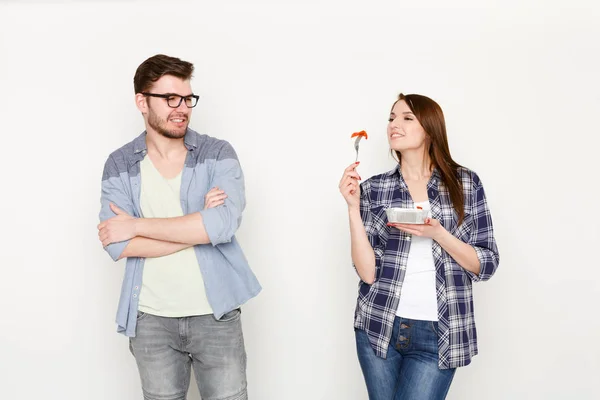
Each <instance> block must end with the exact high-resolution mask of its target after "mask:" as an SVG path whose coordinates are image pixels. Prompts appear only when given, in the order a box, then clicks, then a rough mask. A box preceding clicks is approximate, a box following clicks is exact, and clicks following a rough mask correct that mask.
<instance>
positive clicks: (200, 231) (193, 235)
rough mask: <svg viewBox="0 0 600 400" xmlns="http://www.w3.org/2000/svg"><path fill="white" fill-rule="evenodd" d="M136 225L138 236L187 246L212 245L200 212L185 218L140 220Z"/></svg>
mask: <svg viewBox="0 0 600 400" xmlns="http://www.w3.org/2000/svg"><path fill="white" fill-rule="evenodd" d="M135 224H136V227H135V231H136V234H137V236H143V237H146V238H151V239H157V240H162V241H166V242H175V243H183V244H187V245H195V244H207V243H210V239H209V237H208V234H207V233H206V229H205V228H204V222H203V220H202V215H201V214H200V213H198V212H197V213H193V214H188V215H184V216H183V217H173V218H138V219H137V220H136V222H135Z"/></svg>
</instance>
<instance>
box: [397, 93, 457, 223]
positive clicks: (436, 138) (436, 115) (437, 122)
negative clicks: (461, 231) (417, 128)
mask: <svg viewBox="0 0 600 400" xmlns="http://www.w3.org/2000/svg"><path fill="white" fill-rule="evenodd" d="M399 101H404V102H406V104H407V105H408V107H409V108H410V110H411V111H412V113H413V114H414V115H415V117H416V118H417V120H418V121H419V123H420V124H421V126H422V127H423V129H424V130H425V132H426V133H427V136H428V139H429V140H428V141H429V149H426V151H428V153H429V157H430V158H431V164H432V165H431V169H432V170H433V168H437V169H438V171H439V172H440V175H441V176H442V182H443V183H444V185H445V186H446V188H447V189H448V192H449V194H450V200H451V201H452V206H453V207H454V209H455V210H456V214H458V225H460V224H462V222H463V219H464V217H465V210H464V206H465V199H464V197H463V191H462V183H461V180H460V179H459V175H458V169H459V168H461V165H459V164H458V163H456V162H455V161H454V160H453V159H452V156H451V155H450V148H449V147H448V136H447V135H446V121H445V119H444V113H443V112H442V108H441V107H440V106H439V105H438V103H436V102H435V101H433V100H432V99H430V98H429V97H426V96H422V95H419V94H407V95H405V94H402V93H400V95H398V100H396V102H395V103H394V105H396V103H397V102H399ZM394 105H392V109H393V108H394ZM396 156H397V157H398V163H399V164H401V163H402V156H401V154H400V152H399V151H396Z"/></svg>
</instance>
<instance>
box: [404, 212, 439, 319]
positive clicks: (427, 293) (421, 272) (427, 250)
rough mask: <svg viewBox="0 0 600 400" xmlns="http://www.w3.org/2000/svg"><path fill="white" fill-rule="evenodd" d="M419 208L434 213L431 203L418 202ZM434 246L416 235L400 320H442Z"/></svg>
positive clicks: (411, 248)
mask: <svg viewBox="0 0 600 400" xmlns="http://www.w3.org/2000/svg"><path fill="white" fill-rule="evenodd" d="M417 206H419V207H422V208H423V210H430V209H431V207H430V205H429V201H421V202H416V203H415V208H416V207H417ZM429 216H431V212H429ZM432 244H433V240H432V239H431V238H426V237H421V236H414V235H413V236H412V238H411V244H410V251H409V252H408V261H407V264H406V275H405V276H404V283H403V284H402V291H401V293H400V304H398V309H397V310H396V315H397V316H399V317H404V318H410V319H417V320H424V321H437V320H438V308H437V294H436V286H435V262H434V260H433V249H432V247H431V246H432Z"/></svg>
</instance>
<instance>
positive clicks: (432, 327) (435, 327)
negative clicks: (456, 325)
mask: <svg viewBox="0 0 600 400" xmlns="http://www.w3.org/2000/svg"><path fill="white" fill-rule="evenodd" d="M427 325H428V326H429V329H430V330H431V332H433V334H434V335H436V336H437V334H438V322H437V321H429V323H428V324H427Z"/></svg>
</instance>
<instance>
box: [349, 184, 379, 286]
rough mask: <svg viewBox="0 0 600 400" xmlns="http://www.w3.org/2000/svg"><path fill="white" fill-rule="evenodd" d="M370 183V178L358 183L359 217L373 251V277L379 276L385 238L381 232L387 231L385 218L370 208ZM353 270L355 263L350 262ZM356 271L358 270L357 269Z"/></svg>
mask: <svg viewBox="0 0 600 400" xmlns="http://www.w3.org/2000/svg"><path fill="white" fill-rule="evenodd" d="M370 199H371V184H370V180H366V181H364V182H363V183H361V184H360V217H361V219H362V222H363V225H364V227H365V231H366V233H367V238H368V239H369V243H370V244H371V247H372V248H373V252H374V253H375V279H377V277H378V276H379V273H378V271H380V270H381V263H382V260H383V255H384V252H385V243H386V240H384V238H382V236H381V235H382V234H383V233H384V232H387V231H388V230H387V225H386V224H387V220H386V219H385V218H382V215H385V213H383V214H382V215H380V214H377V213H374V212H373V210H372V208H371V200H370ZM352 265H353V267H354V270H356V265H354V263H352ZM357 273H358V271H357Z"/></svg>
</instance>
